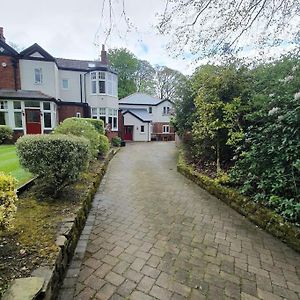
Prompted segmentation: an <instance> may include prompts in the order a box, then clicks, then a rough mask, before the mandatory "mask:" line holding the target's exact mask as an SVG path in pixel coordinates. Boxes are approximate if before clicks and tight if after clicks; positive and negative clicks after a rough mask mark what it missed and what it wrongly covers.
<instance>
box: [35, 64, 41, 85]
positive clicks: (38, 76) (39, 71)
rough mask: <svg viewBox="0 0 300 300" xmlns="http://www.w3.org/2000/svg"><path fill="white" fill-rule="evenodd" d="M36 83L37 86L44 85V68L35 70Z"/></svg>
mask: <svg viewBox="0 0 300 300" xmlns="http://www.w3.org/2000/svg"><path fill="white" fill-rule="evenodd" d="M34 83H35V84H42V83H43V72H42V68H35V69H34Z"/></svg>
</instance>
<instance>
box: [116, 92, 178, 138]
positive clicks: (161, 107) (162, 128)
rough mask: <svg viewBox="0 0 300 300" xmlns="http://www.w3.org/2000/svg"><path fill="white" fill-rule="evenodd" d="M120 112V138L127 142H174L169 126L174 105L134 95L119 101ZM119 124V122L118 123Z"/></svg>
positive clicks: (167, 101) (172, 131)
mask: <svg viewBox="0 0 300 300" xmlns="http://www.w3.org/2000/svg"><path fill="white" fill-rule="evenodd" d="M119 107H120V110H121V112H122V117H123V119H122V122H123V124H122V131H121V132H120V136H121V138H122V139H124V140H127V141H151V140H156V141H174V140H175V133H174V128H173V127H172V126H171V124H170V120H171V113H172V111H173V108H174V103H173V102H172V101H170V100H162V99H159V98H156V97H153V96H150V95H147V94H143V93H134V94H132V95H129V96H127V97H125V98H123V99H121V100H120V101H119ZM120 123H121V122H120Z"/></svg>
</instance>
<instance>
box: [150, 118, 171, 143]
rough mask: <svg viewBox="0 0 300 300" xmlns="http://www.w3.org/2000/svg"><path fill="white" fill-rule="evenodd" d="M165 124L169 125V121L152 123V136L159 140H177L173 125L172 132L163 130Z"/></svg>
mask: <svg viewBox="0 0 300 300" xmlns="http://www.w3.org/2000/svg"><path fill="white" fill-rule="evenodd" d="M163 125H169V126H170V123H169V122H156V123H153V124H152V138H154V139H156V140H157V141H165V140H166V141H174V140H175V131H174V128H173V127H172V126H170V132H169V133H164V132H163Z"/></svg>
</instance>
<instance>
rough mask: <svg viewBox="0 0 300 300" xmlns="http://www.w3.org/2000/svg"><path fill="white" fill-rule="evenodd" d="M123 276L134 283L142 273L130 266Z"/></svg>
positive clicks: (139, 278) (140, 277)
mask: <svg viewBox="0 0 300 300" xmlns="http://www.w3.org/2000/svg"><path fill="white" fill-rule="evenodd" d="M124 276H125V277H126V278H128V279H130V280H132V281H134V282H135V283H138V282H139V281H140V280H141V279H142V277H143V275H142V274H141V273H139V272H136V271H134V270H132V269H130V268H129V269H128V270H127V271H126V272H125V273H124Z"/></svg>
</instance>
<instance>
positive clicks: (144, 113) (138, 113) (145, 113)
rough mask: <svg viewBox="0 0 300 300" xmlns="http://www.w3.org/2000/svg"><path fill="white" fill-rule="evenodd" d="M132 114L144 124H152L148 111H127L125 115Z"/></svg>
mask: <svg viewBox="0 0 300 300" xmlns="http://www.w3.org/2000/svg"><path fill="white" fill-rule="evenodd" d="M127 113H130V114H131V115H133V116H135V117H137V118H138V119H139V120H141V121H143V122H151V121H152V118H151V116H150V114H149V113H148V111H147V109H127V110H125V111H124V112H123V115H125V114H127Z"/></svg>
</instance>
